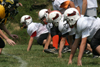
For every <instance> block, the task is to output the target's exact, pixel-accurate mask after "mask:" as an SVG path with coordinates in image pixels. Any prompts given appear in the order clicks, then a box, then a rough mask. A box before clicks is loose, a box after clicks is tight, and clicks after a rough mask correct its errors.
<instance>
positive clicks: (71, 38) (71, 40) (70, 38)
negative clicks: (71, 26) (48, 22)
mask: <svg viewBox="0 0 100 67" xmlns="http://www.w3.org/2000/svg"><path fill="white" fill-rule="evenodd" d="M68 42H69V46H70V48H72V44H73V42H74V40H73V35H68Z"/></svg>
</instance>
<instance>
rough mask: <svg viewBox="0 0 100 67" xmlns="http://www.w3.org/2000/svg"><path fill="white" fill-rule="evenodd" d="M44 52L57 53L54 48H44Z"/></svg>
mask: <svg viewBox="0 0 100 67" xmlns="http://www.w3.org/2000/svg"><path fill="white" fill-rule="evenodd" d="M44 52H46V53H52V54H58V50H57V49H56V48H50V49H44Z"/></svg>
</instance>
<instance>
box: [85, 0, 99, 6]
mask: <svg viewBox="0 0 100 67" xmlns="http://www.w3.org/2000/svg"><path fill="white" fill-rule="evenodd" d="M96 7H98V5H97V0H87V8H96Z"/></svg>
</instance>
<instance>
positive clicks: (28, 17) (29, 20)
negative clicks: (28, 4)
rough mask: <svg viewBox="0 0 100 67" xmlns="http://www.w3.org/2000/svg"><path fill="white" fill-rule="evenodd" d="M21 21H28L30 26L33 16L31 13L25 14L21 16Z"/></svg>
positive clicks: (27, 23)
mask: <svg viewBox="0 0 100 67" xmlns="http://www.w3.org/2000/svg"><path fill="white" fill-rule="evenodd" d="M20 23H26V25H27V26H28V25H29V24H30V23H32V17H31V16H29V15H24V16H22V17H21V20H20Z"/></svg>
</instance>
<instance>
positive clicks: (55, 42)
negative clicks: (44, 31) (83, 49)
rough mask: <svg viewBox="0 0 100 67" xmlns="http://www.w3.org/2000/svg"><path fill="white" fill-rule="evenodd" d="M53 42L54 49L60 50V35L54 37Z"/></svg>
mask: <svg viewBox="0 0 100 67" xmlns="http://www.w3.org/2000/svg"><path fill="white" fill-rule="evenodd" d="M52 41H53V47H55V48H56V49H58V42H59V35H55V36H53V37H52Z"/></svg>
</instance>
